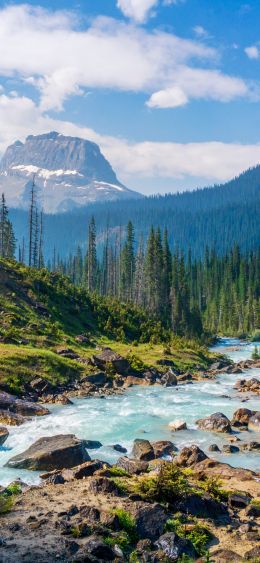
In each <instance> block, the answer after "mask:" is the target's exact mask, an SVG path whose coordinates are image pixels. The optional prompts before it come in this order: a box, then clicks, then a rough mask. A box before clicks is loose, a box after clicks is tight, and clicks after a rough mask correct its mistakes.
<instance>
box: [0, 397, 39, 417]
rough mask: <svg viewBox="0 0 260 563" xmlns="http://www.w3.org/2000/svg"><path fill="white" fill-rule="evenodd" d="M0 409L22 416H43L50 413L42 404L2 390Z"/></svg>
mask: <svg viewBox="0 0 260 563" xmlns="http://www.w3.org/2000/svg"><path fill="white" fill-rule="evenodd" d="M0 409H2V410H8V411H10V412H14V413H15V414H20V415H22V416H43V415H46V414H49V411H48V409H46V408H45V407H43V406H42V405H36V404H35V403H30V402H29V401H23V400H22V399H17V397H14V395H10V394H9V393H5V392H4V391H2V392H0Z"/></svg>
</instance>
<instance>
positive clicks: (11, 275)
mask: <svg viewBox="0 0 260 563" xmlns="http://www.w3.org/2000/svg"><path fill="white" fill-rule="evenodd" d="M162 332H163V331H162V328H161V327H160V326H158V325H157V324H156V323H155V322H152V321H150V320H149V319H147V316H146V315H145V313H144V312H142V311H140V310H138V309H135V308H134V307H132V306H127V305H121V304H119V303H117V302H114V301H112V300H108V299H105V298H104V299H103V298H100V297H97V296H90V295H89V294H88V293H87V292H85V291H82V290H79V289H77V288H75V287H74V286H73V285H72V284H71V283H70V282H69V281H68V280H67V279H66V278H63V277H62V276H59V275H57V274H51V273H49V272H47V271H46V270H42V271H40V272H39V271H36V270H33V269H29V268H27V267H25V266H22V265H20V264H17V263H16V262H11V261H3V260H0V342H1V343H0V384H1V383H2V384H4V385H7V386H8V387H9V388H10V389H11V390H13V391H14V392H19V391H21V390H22V387H23V383H24V382H26V381H28V380H30V379H31V378H32V377H34V376H36V375H37V376H41V377H45V378H46V379H48V380H50V381H51V382H52V383H54V384H55V383H57V382H62V383H66V382H68V381H69V380H71V379H75V378H78V377H81V376H84V375H86V374H87V373H89V372H90V371H91V368H90V367H88V366H85V365H82V364H80V363H79V362H77V361H75V360H69V359H66V358H62V357H60V356H59V355H57V354H56V350H57V347H59V346H66V347H70V348H72V349H73V350H74V351H76V352H78V353H80V356H81V357H85V358H89V357H91V356H92V354H93V351H94V349H95V347H96V346H97V345H104V346H110V347H111V348H112V349H114V350H115V351H117V352H118V353H121V354H122V355H127V354H128V353H129V352H130V353H131V354H134V355H135V356H137V357H138V358H140V360H142V362H143V363H144V364H145V365H146V366H152V365H156V361H157V360H158V359H161V358H163V357H169V358H171V359H172V360H173V361H174V362H175V364H176V366H177V367H179V368H181V369H183V370H187V369H188V370H192V369H195V366H196V365H203V366H204V367H207V365H208V362H209V357H210V355H209V354H208V352H207V350H206V349H205V348H204V347H202V346H201V345H200V344H198V343H197V342H189V341H186V340H184V339H180V338H177V337H172V339H171V343H170V345H168V344H167V350H166V349H165V348H166V346H165V344H162V343H156V341H158V334H161V333H162ZM82 333H84V334H87V335H88V338H89V340H88V342H87V343H86V344H84V345H80V344H78V343H77V340H76V339H75V337H76V336H77V335H79V334H82ZM151 341H152V342H153V344H151ZM137 342H138V344H137ZM169 352H170V354H169Z"/></svg>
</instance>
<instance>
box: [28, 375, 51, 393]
mask: <svg viewBox="0 0 260 563" xmlns="http://www.w3.org/2000/svg"><path fill="white" fill-rule="evenodd" d="M29 385H30V387H31V389H32V390H33V391H35V392H36V393H37V394H38V395H42V394H43V393H48V394H49V393H53V391H54V389H55V387H54V386H53V385H51V383H50V382H49V381H47V380H46V379H43V378H42V377H35V378H34V379H33V380H32V381H30V384H29Z"/></svg>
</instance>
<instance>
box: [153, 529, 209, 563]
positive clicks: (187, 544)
mask: <svg viewBox="0 0 260 563" xmlns="http://www.w3.org/2000/svg"><path fill="white" fill-rule="evenodd" d="M155 545H156V547H158V549H159V550H160V551H163V553H164V555H165V557H166V560H167V561H180V558H181V557H182V555H187V556H188V557H191V559H192V560H194V559H195V558H196V557H197V555H198V554H197V552H196V551H195V549H194V547H193V545H192V543H191V541H190V540H188V539H184V538H180V537H179V536H178V535H177V534H175V532H167V533H166V534H163V536H161V537H160V538H159V539H158V541H157V542H156V543H155Z"/></svg>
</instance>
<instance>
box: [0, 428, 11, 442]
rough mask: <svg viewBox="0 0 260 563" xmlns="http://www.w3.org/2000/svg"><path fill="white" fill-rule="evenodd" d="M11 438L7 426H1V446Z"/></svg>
mask: <svg viewBox="0 0 260 563" xmlns="http://www.w3.org/2000/svg"><path fill="white" fill-rule="evenodd" d="M8 436H9V432H8V430H7V428H5V426H0V446H2V445H3V444H4V442H5V441H6V440H7V438H8Z"/></svg>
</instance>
